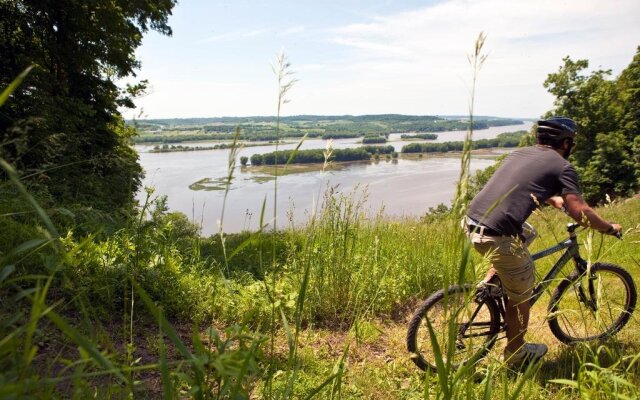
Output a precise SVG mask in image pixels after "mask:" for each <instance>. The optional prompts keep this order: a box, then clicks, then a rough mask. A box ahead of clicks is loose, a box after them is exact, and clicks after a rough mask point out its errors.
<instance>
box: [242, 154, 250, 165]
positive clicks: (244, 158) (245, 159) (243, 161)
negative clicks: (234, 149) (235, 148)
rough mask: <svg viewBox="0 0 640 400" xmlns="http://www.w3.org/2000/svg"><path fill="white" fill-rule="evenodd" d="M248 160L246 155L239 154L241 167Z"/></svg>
mask: <svg viewBox="0 0 640 400" xmlns="http://www.w3.org/2000/svg"><path fill="white" fill-rule="evenodd" d="M248 162H249V157H247V156H241V157H240V164H241V165H242V166H243V167H246V166H247V163H248Z"/></svg>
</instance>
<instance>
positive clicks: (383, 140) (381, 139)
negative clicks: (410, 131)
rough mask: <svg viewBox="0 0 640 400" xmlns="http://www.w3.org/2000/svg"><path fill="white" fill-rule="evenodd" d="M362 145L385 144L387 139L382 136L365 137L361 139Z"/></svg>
mask: <svg viewBox="0 0 640 400" xmlns="http://www.w3.org/2000/svg"><path fill="white" fill-rule="evenodd" d="M362 143H363V144H374V143H387V138H385V137H384V136H365V137H364V138H363V139H362Z"/></svg>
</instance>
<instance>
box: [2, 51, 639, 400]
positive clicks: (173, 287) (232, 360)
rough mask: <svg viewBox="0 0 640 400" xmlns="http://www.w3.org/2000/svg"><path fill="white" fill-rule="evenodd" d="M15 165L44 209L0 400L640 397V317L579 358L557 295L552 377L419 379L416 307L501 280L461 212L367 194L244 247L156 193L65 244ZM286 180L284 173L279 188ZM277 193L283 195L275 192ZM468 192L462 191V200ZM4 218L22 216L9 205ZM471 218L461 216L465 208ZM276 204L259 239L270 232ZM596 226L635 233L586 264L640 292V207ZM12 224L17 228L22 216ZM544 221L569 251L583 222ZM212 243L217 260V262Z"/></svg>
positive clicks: (550, 239) (622, 208)
mask: <svg viewBox="0 0 640 400" xmlns="http://www.w3.org/2000/svg"><path fill="white" fill-rule="evenodd" d="M480 49H481V46H480ZM480 49H479V48H478V47H476V55H478V54H479V50H480ZM285 66H286V67H288V63H287V62H286V58H284V57H282V58H280V69H279V70H276V72H278V73H279V75H278V76H279V78H280V81H279V82H280V83H279V84H280V96H279V100H278V115H279V114H280V107H281V106H282V105H283V104H285V103H286V101H285V100H286V99H285V97H284V94H286V92H287V90H288V88H290V85H289V82H291V81H288V80H287V74H286V67H285ZM283 67H285V68H284V71H283ZM474 79H475V78H474ZM3 95H4V93H3ZM6 97H7V96H3V97H2V99H4V98H6ZM330 152H331V149H330V148H329V149H327V154H330ZM468 155H469V153H468V152H466V153H465V157H463V159H464V161H468V158H467V156H468ZM463 165H464V164H463ZM2 167H3V168H4V169H5V170H6V171H7V172H8V173H9V175H10V176H11V179H12V180H11V182H7V183H4V184H3V185H12V187H15V188H17V189H16V190H17V193H18V195H19V196H22V197H21V198H23V200H24V201H26V202H27V203H28V204H29V205H30V207H31V208H32V210H33V213H32V214H29V215H28V216H24V215H21V217H20V218H24V219H21V220H20V221H21V222H22V223H23V224H25V225H26V224H28V225H29V226H30V227H33V229H32V230H29V231H28V233H25V236H26V235H31V236H30V237H28V240H25V241H23V242H22V243H20V244H18V245H14V244H13V243H14V239H11V241H10V243H12V245H11V246H12V247H11V248H8V249H5V248H3V249H2V251H3V253H2V254H1V256H2V259H1V263H0V294H1V296H0V299H1V301H2V308H1V309H0V397H3V398H24V397H37V398H70V397H75V398H86V397H89V396H92V397H97V398H124V397H127V398H196V399H227V398H266V399H288V398H303V399H304V398H349V399H350V398H366V399H388V398H398V399H422V398H468V399H475V398H504V399H509V398H525V397H526V398H540V399H542V398H545V399H546V398H549V397H554V398H558V399H579V398H603V399H604V398H612V397H614V396H620V398H624V397H622V396H626V398H636V397H638V396H639V395H640V394H639V393H638V389H637V387H639V386H640V367H639V362H638V359H640V333H639V332H640V319H639V318H638V317H637V316H636V315H634V316H633V317H632V320H631V321H630V323H629V325H628V326H627V327H626V328H625V329H624V330H623V331H622V332H621V333H620V334H619V335H617V336H616V337H615V338H614V339H612V340H609V341H607V342H605V343H602V344H592V345H585V346H574V347H567V346H564V345H561V344H560V343H559V342H557V341H556V340H555V339H554V338H553V337H552V336H551V334H550V332H549V330H548V328H547V327H546V321H545V316H546V304H547V302H548V296H549V295H548V294H545V295H543V298H541V299H540V301H539V302H538V303H537V304H536V306H535V307H534V308H533V310H532V321H531V324H530V331H529V336H530V338H531V339H532V340H536V341H542V342H544V343H547V344H548V345H549V346H550V353H549V355H548V356H547V357H546V358H545V360H544V362H543V364H542V365H541V367H540V368H538V369H535V370H530V371H528V372H526V373H525V374H520V375H518V374H513V373H510V372H509V371H507V370H506V369H505V368H504V366H503V365H502V363H501V361H500V353H501V346H503V345H504V343H503V341H500V342H499V344H498V346H497V347H496V349H494V350H492V351H491V352H490V353H489V356H488V357H487V359H486V360H485V361H484V362H483V363H482V364H480V365H479V366H478V367H477V368H476V369H475V370H473V371H468V373H465V374H461V373H457V372H455V371H453V370H451V369H449V368H448V366H447V365H446V363H444V362H443V363H442V366H441V368H440V371H439V374H432V375H425V374H423V373H421V372H419V371H418V370H417V369H416V368H415V366H414V365H413V364H412V362H411V360H410V358H409V354H408V353H407V351H406V349H405V335H406V323H407V320H408V318H409V316H410V314H411V312H412V310H413V309H415V307H416V306H417V304H418V303H419V302H420V301H421V300H423V299H424V298H426V297H427V296H428V295H429V294H430V293H431V292H433V291H434V290H436V289H438V288H441V287H444V286H447V285H448V284H450V283H452V282H456V281H458V280H464V281H469V282H473V281H475V280H476V279H477V278H476V276H479V275H480V274H482V273H483V272H484V269H485V268H486V267H487V263H486V260H483V259H481V258H479V257H477V256H476V255H474V254H473V253H468V252H467V250H468V247H465V243H466V242H465V241H464V240H463V238H462V235H461V230H460V226H459V219H460V215H457V214H455V213H454V214H448V215H444V216H442V217H438V218H434V219H431V220H429V221H428V222H425V221H421V220H418V219H410V218H407V219H403V220H390V219H387V218H385V217H384V215H383V213H382V211H381V212H380V214H379V215H378V216H376V217H372V218H367V217H365V213H364V212H363V205H364V200H365V199H366V190H364V189H357V190H355V191H354V192H352V193H339V192H337V191H336V189H335V188H329V189H328V191H327V192H326V193H325V195H324V197H323V198H322V199H319V200H318V202H319V203H320V204H319V207H318V211H317V213H315V214H312V215H310V217H309V221H308V223H307V225H306V226H303V227H291V226H289V227H287V228H285V229H281V230H277V231H276V230H274V231H273V232H264V231H262V230H260V231H258V232H255V233H250V234H244V235H245V236H243V237H242V240H237V241H235V240H234V236H231V235H227V234H225V233H224V229H223V228H224V226H223V221H224V218H223V217H224V210H221V218H220V230H219V233H218V235H216V237H214V238H210V239H205V238H200V237H199V236H198V234H197V228H196V229H194V227H193V226H191V225H189V222H188V221H185V220H184V219H181V218H180V217H177V216H176V215H174V214H171V213H168V212H167V210H166V200H165V201H164V202H163V200H162V199H156V200H154V199H153V198H152V197H151V194H152V193H151V192H149V197H148V201H147V202H146V203H145V205H144V206H143V207H142V208H141V209H140V210H139V211H138V214H137V215H136V216H134V217H133V218H132V219H131V220H130V222H129V225H127V226H124V227H122V228H121V229H120V230H118V231H116V232H113V233H112V234H109V235H103V236H100V237H99V236H98V235H97V234H93V235H88V236H74V235H73V234H72V232H65V231H63V232H62V233H60V232H59V230H58V228H57V227H56V226H55V223H54V222H53V221H52V220H51V218H50V217H49V211H50V210H47V209H45V208H43V207H42V206H41V205H40V202H38V201H37V199H36V198H35V197H33V196H32V195H31V194H30V193H28V191H27V190H26V188H25V187H24V186H23V185H22V183H21V182H20V181H19V179H18V177H17V175H16V174H15V173H14V172H13V170H12V168H11V167H10V166H8V165H6V164H2ZM289 168H291V166H289V165H287V166H284V167H280V168H278V172H277V173H276V176H277V174H278V173H279V172H280V171H282V170H288V169H289ZM326 168H327V165H326V164H325V165H324V166H323V170H324V169H326ZM234 172H235V158H234V157H233V152H232V154H231V157H230V158H229V174H228V176H227V177H225V178H223V179H221V180H220V181H219V183H220V184H221V185H222V186H224V190H225V191H226V193H225V201H226V200H227V199H226V197H227V196H229V191H228V188H229V183H230V182H231V181H232V179H235V178H236V177H235V176H234ZM275 185H276V186H275V188H276V189H275V190H274V196H275V195H276V194H277V179H276V180H275ZM465 190H466V187H465V179H463V180H461V186H460V187H459V189H458V192H459V194H460V195H459V198H464V197H465V196H464V193H465ZM11 200H12V201H13V200H14V199H11ZM229 201H232V196H231V197H230V198H229ZM274 202H275V200H274ZM3 204H13V203H11V202H9V201H8V200H7V201H6V202H4V199H3ZM457 206H458V207H457V208H456V211H457V212H461V211H462V210H463V209H464V204H461V203H457ZM264 208H265V207H263V210H262V213H261V218H260V219H261V224H260V226H264V222H265V220H266V218H267V217H266V216H265V214H266V213H265V209H264ZM9 211H11V210H9ZM599 212H600V213H601V214H602V215H603V216H604V217H605V218H606V219H610V220H615V221H619V222H621V223H622V224H623V226H628V227H630V228H631V229H629V231H628V232H627V234H626V239H625V240H624V241H622V242H619V241H616V240H615V239H613V238H611V237H605V238H602V237H600V236H599V235H595V236H594V237H593V238H592V240H591V241H590V242H586V243H587V244H589V246H586V245H585V246H583V247H584V251H585V254H583V255H586V253H588V255H589V258H590V259H591V260H592V261H597V260H600V259H602V260H606V261H608V262H613V263H616V264H620V265H623V266H624V267H625V268H627V269H628V270H629V271H630V272H631V274H632V275H633V276H634V277H636V278H637V277H638V276H640V263H638V261H637V257H636V254H637V251H636V248H635V247H636V245H637V243H638V242H639V241H640V238H639V236H640V228H639V226H638V225H637V221H638V220H639V219H640V199H631V200H629V201H626V202H621V203H616V204H611V205H609V206H607V207H605V208H601V209H600V210H599ZM274 213H275V211H274ZM3 217H4V218H14V217H12V214H11V213H10V212H9V213H7V214H6V215H4V216H3ZM274 217H276V215H274ZM7 220H8V219H7ZM4 221H5V220H2V221H0V222H3V223H4ZM20 221H18V222H20ZM18 222H16V221H15V220H14V219H11V223H16V224H17V223H18ZM531 222H532V223H533V225H534V226H536V227H537V228H538V231H539V233H540V237H539V239H538V240H537V241H536V242H534V244H533V247H532V251H536V250H537V249H541V248H544V247H548V246H550V245H551V244H554V243H555V242H557V241H558V240H559V239H561V238H563V237H564V230H563V226H564V225H565V223H566V222H568V221H567V217H566V216H564V215H563V214H561V213H559V212H555V211H552V210H545V211H541V212H538V213H536V215H534V216H533V217H532V221H531ZM11 226H16V225H15V224H14V225H11ZM11 232H14V231H13V230H12V231H11ZM247 235H248V236H247ZM4 236H6V235H4ZM587 238H588V236H587V235H582V236H581V239H582V240H585V239H587ZM5 239H6V241H5V243H6V242H9V239H7V238H5ZM601 239H602V240H603V244H602V246H600V243H599V241H600V240H601ZM212 247H215V248H216V249H217V250H216V251H211V252H209V253H207V252H206V250H207V249H210V248H212ZM465 249H467V250H465ZM465 257H468V258H465ZM461 258H462V259H463V260H464V259H466V260H467V262H466V263H465V262H463V263H461V261H460V260H461ZM553 261H554V260H553V257H549V258H547V259H545V260H544V261H543V262H541V263H539V264H538V265H537V270H538V272H539V273H540V274H544V273H545V272H546V270H548V268H549V267H550V266H551V264H552V263H553ZM564 272H565V273H568V271H564ZM434 336H435V335H434ZM442 351H443V352H446V351H447V349H442Z"/></svg>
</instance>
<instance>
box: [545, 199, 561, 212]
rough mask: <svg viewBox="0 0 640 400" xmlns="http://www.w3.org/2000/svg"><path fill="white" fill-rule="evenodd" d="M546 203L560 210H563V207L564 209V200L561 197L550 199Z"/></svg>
mask: <svg viewBox="0 0 640 400" xmlns="http://www.w3.org/2000/svg"><path fill="white" fill-rule="evenodd" d="M545 203H547V204H548V205H550V206H553V207H555V208H557V209H559V210H560V209H562V207H564V199H563V198H562V197H560V196H552V197H549V198H548V199H547V201H545Z"/></svg>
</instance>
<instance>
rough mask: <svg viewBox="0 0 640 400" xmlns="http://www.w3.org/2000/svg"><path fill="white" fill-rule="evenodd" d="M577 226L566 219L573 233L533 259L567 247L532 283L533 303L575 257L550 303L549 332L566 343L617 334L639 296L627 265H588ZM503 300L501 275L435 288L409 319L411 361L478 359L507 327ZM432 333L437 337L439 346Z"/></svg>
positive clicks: (423, 364) (426, 364) (427, 365)
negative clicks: (479, 283)
mask: <svg viewBox="0 0 640 400" xmlns="http://www.w3.org/2000/svg"><path fill="white" fill-rule="evenodd" d="M579 226H580V225H578V224H575V223H572V224H568V225H567V232H568V233H569V238H567V239H566V240H564V241H561V242H559V243H558V244H556V245H554V246H552V247H550V248H548V249H545V250H542V251H540V252H538V253H536V254H533V255H532V256H531V258H532V259H533V260H534V261H535V260H538V259H540V258H543V257H546V256H549V255H551V254H553V253H556V252H559V251H562V250H565V252H564V254H562V256H561V257H560V259H559V260H558V261H557V262H556V263H555V264H554V265H553V267H552V268H551V270H550V271H549V272H548V273H547V275H546V276H545V277H544V278H543V279H542V280H541V281H540V282H538V284H537V285H536V286H535V287H534V289H533V294H532V297H531V299H530V300H529V301H530V303H531V305H532V306H533V304H535V303H536V301H538V299H539V298H540V296H541V295H542V293H543V291H544V290H545V289H546V288H547V287H548V286H549V285H550V284H551V283H552V282H553V280H554V278H555V277H556V276H557V275H558V274H559V273H560V270H561V269H562V267H564V265H565V264H566V263H567V262H569V260H572V259H573V261H574V264H575V268H574V270H573V271H572V272H571V274H570V275H569V276H567V277H566V278H564V279H562V280H561V281H560V283H559V284H558V286H557V287H556V289H555V291H554V292H553V294H552V296H551V300H550V302H549V307H548V313H549V315H548V321H547V322H548V324H549V327H550V329H551V332H552V333H553V334H554V336H555V337H556V338H558V340H560V341H561V342H563V343H565V344H570V343H576V342H587V341H594V340H600V339H604V338H607V337H610V336H613V335H615V334H616V333H617V332H618V331H619V330H620V329H622V327H624V325H625V324H626V323H627V322H628V321H629V318H630V317H631V314H632V313H633V311H634V310H635V306H636V300H637V292H636V286H635V284H634V282H633V279H632V277H631V275H630V274H629V273H628V272H627V271H626V270H624V269H623V268H622V267H619V266H617V265H614V264H609V263H600V262H599V263H595V264H593V265H591V266H590V267H589V266H588V263H587V261H586V260H584V259H583V258H582V257H581V256H580V252H579V244H578V238H577V233H576V230H577V228H578V227H579ZM619 238H620V236H619ZM621 284H622V286H620V285H621ZM505 304H506V295H505V294H504V292H503V290H502V286H501V284H500V280H499V278H498V276H497V275H495V276H494V278H493V279H492V280H491V281H490V282H489V284H487V285H484V286H483V287H481V288H476V287H473V286H471V285H468V284H467V285H453V286H450V287H448V288H446V289H441V290H439V291H437V292H435V293H433V294H432V295H431V296H429V297H428V298H427V299H426V300H425V301H424V302H423V303H422V304H421V305H420V306H419V307H418V309H417V310H416V311H415V313H414V314H413V317H412V318H411V320H410V321H409V326H408V332H407V349H408V350H409V352H410V353H411V354H412V356H411V359H412V361H413V362H414V363H415V364H416V365H417V366H418V368H420V369H422V370H427V369H430V370H432V371H436V369H437V368H436V353H439V355H438V357H441V358H443V360H442V361H443V362H447V359H448V358H453V359H452V360H451V363H450V364H451V365H452V366H453V368H458V367H460V365H462V364H465V363H473V364H475V363H476V362H478V361H480V360H481V359H482V358H483V357H484V356H485V355H486V354H487V353H488V352H489V350H491V348H492V347H493V345H494V344H495V342H496V341H497V339H498V334H500V333H501V332H505V327H506V324H505ZM427 320H428V322H429V323H430V324H431V328H432V329H431V332H429V328H428V326H427V324H426V323H425V322H426V321H427ZM431 335H433V336H434V338H435V339H437V340H436V341H437V343H438V349H437V350H435V351H434V348H433V347H432V338H431ZM452 341H453V342H452Z"/></svg>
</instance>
